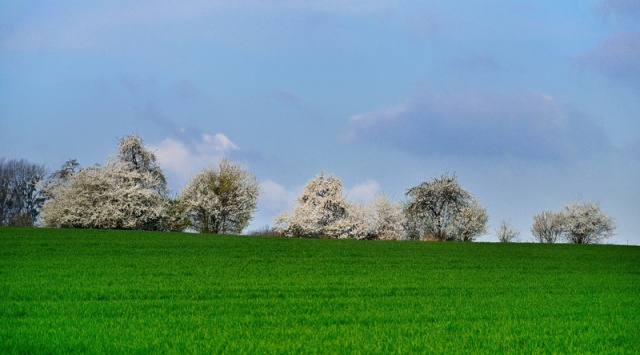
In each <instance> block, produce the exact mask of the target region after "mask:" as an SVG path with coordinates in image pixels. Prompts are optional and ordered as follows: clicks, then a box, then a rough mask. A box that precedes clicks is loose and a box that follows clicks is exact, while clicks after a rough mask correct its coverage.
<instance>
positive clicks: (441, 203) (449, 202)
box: [275, 173, 615, 244]
mask: <svg viewBox="0 0 640 355" xmlns="http://www.w3.org/2000/svg"><path fill="white" fill-rule="evenodd" d="M405 197H406V201H405V202H404V203H399V202H391V201H389V199H388V198H387V197H386V196H385V195H381V196H379V197H378V198H377V199H376V200H375V201H374V202H373V203H372V204H371V205H368V206H367V205H361V204H357V203H353V202H350V201H348V200H347V199H346V198H345V197H344V196H343V187H342V183H341V181H340V179H338V178H336V177H333V176H328V175H326V174H325V173H321V174H319V175H318V176H317V177H316V178H314V179H312V180H310V181H309V182H308V183H307V185H306V186H305V187H304V189H303V192H302V194H301V195H300V196H299V197H298V199H297V201H296V203H295V205H294V206H293V208H292V210H291V211H290V212H284V213H282V214H281V215H279V216H278V217H276V220H275V222H276V227H275V233H276V234H280V235H284V236H288V237H321V238H322V237H325V238H355V239H383V240H385V239H386V240H434V241H467V242H469V241H474V240H475V239H476V238H477V237H479V236H481V235H484V234H486V233H487V231H488V229H489V227H488V219H489V216H488V214H487V211H486V209H485V208H484V207H483V206H482V205H481V204H480V202H479V201H478V200H477V199H476V198H475V197H473V195H472V194H471V193H469V192H468V191H466V190H465V189H463V188H462V187H461V186H460V184H459V183H458V180H457V178H456V176H455V175H448V174H444V175H442V176H440V177H436V178H433V179H430V180H427V181H424V182H422V183H420V184H419V185H417V186H415V187H412V188H410V189H408V190H407V192H406V194H405ZM614 231H615V223H614V220H613V218H612V217H610V216H608V215H607V214H605V213H604V212H602V211H601V210H600V206H599V205H598V204H597V203H595V202H574V203H572V204H568V205H565V206H564V211H562V212H550V211H545V212H543V213H541V214H539V215H536V216H535V217H534V223H533V226H532V227H531V232H532V234H533V235H534V237H535V238H536V240H537V241H539V242H543V243H555V242H557V241H560V240H563V241H566V242H569V243H576V244H589V243H599V242H602V241H603V240H604V239H606V238H609V237H611V236H613V234H614ZM519 235H520V232H519V231H518V230H517V229H516V228H515V227H513V226H512V225H511V224H510V223H509V222H507V221H502V223H501V224H500V226H499V227H498V228H497V229H496V236H497V237H498V240H499V241H501V242H513V241H516V240H517V238H518V236H519Z"/></svg>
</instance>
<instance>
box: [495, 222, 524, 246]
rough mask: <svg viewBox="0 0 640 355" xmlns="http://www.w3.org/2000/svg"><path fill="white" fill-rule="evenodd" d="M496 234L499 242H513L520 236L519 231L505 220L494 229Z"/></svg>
mask: <svg viewBox="0 0 640 355" xmlns="http://www.w3.org/2000/svg"><path fill="white" fill-rule="evenodd" d="M496 236H497V237H498V240H499V241H500V242H501V243H511V242H515V241H516V240H517V239H518V237H519V236H520V231H519V230H518V229H517V228H516V227H514V226H513V225H511V223H510V222H507V221H505V220H503V221H502V223H500V227H498V229H496Z"/></svg>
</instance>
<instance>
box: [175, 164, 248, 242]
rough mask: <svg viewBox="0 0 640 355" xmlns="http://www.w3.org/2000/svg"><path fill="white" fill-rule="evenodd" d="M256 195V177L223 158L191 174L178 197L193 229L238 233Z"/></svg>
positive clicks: (206, 231)
mask: <svg viewBox="0 0 640 355" xmlns="http://www.w3.org/2000/svg"><path fill="white" fill-rule="evenodd" d="M259 194H260V186H259V182H258V179H257V177H256V176H255V175H254V174H253V173H250V172H248V171H246V170H245V169H244V167H243V166H242V165H240V164H233V163H232V162H231V161H229V160H228V159H226V158H225V159H222V160H221V161H220V164H219V165H218V166H217V167H212V168H209V169H207V170H204V171H202V172H200V173H198V174H196V175H195V176H193V177H192V178H191V180H190V181H189V182H188V183H187V185H186V186H185V187H184V188H183V189H182V191H181V192H180V195H179V196H178V200H179V201H180V203H183V204H184V207H185V211H186V214H187V216H188V217H189V220H190V225H191V227H192V228H194V229H196V230H197V231H199V232H201V233H216V234H239V233H241V232H242V230H243V229H245V228H246V227H247V226H248V225H249V222H250V221H251V218H252V216H253V213H254V212H255V211H256V209H257V201H258V196H259Z"/></svg>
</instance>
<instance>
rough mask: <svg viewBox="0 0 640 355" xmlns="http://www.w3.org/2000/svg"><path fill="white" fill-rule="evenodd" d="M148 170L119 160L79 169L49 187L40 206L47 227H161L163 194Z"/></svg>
mask: <svg viewBox="0 0 640 355" xmlns="http://www.w3.org/2000/svg"><path fill="white" fill-rule="evenodd" d="M158 183H159V182H158V181H157V180H156V177H155V176H154V175H153V174H151V173H149V172H146V173H140V172H138V171H132V170H130V168H129V166H128V165H127V164H126V163H124V162H120V161H113V160H111V161H109V162H108V163H107V165H105V166H104V167H100V166H97V165H94V166H90V167H87V168H82V169H79V170H78V171H77V172H75V173H73V174H72V175H70V176H67V177H66V182H64V183H61V184H58V185H55V187H53V188H52V190H50V192H49V193H50V198H49V199H48V200H47V201H46V202H45V204H44V206H43V208H42V217H43V223H44V225H45V226H48V227H66V228H99V229H162V228H163V227H162V220H163V218H164V216H165V202H166V199H165V196H163V195H162V194H160V193H158V191H156V190H155V189H153V188H151V186H156V185H157V184H158Z"/></svg>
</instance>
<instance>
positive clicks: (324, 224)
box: [275, 172, 351, 238]
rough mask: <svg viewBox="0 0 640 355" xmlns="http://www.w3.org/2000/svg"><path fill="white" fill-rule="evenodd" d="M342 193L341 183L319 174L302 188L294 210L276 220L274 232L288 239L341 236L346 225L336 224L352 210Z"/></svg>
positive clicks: (331, 177) (333, 178) (338, 180)
mask: <svg viewBox="0 0 640 355" xmlns="http://www.w3.org/2000/svg"><path fill="white" fill-rule="evenodd" d="M342 191H343V187H342V181H340V179H338V178H336V177H333V176H328V175H327V174H325V173H324V172H323V173H320V174H319V175H318V176H317V177H316V178H315V179H311V180H309V182H307V184H306V185H305V186H304V188H303V189H302V194H301V195H300V196H299V197H298V199H297V205H296V206H295V207H294V208H293V210H292V211H291V212H290V213H289V212H284V213H282V214H280V215H279V216H277V217H276V219H275V224H276V230H277V231H278V232H279V233H282V234H284V235H286V236H288V237H313V238H319V237H332V238H337V237H339V236H344V235H345V234H344V231H345V229H348V228H345V226H344V224H345V221H341V223H340V225H338V224H337V222H338V221H340V220H342V219H344V218H345V217H346V216H347V211H348V210H349V209H350V207H351V206H350V204H349V202H348V201H347V200H346V199H345V198H344V196H343V195H342ZM340 231H342V232H340ZM336 233H337V234H336Z"/></svg>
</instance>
